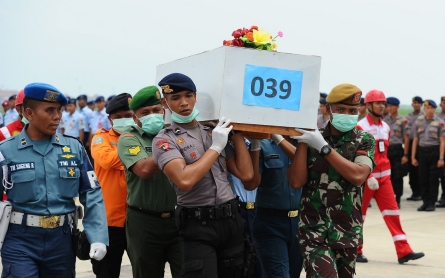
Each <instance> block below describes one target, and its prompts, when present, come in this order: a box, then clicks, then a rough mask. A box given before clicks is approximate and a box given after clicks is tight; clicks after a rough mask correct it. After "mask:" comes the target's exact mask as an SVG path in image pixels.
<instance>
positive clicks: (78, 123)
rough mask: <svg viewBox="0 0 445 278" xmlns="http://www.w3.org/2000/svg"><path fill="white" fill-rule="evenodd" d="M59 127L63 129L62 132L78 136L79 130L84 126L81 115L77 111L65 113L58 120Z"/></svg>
mask: <svg viewBox="0 0 445 278" xmlns="http://www.w3.org/2000/svg"><path fill="white" fill-rule="evenodd" d="M60 128H61V129H62V128H63V129H64V133H63V134H66V135H69V136H73V137H77V138H79V136H80V131H81V130H83V129H84V128H85V123H84V120H83V116H82V115H81V114H80V113H77V112H74V113H73V114H69V113H68V114H65V116H63V117H62V120H61V121H60Z"/></svg>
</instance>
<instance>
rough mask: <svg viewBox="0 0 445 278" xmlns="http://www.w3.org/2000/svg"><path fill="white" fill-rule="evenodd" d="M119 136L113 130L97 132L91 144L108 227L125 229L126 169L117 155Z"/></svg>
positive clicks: (102, 129)
mask: <svg viewBox="0 0 445 278" xmlns="http://www.w3.org/2000/svg"><path fill="white" fill-rule="evenodd" d="M118 139H119V134H117V133H116V132H115V131H114V130H113V129H110V130H106V129H104V128H101V129H99V130H98V131H96V134H95V135H94V137H93V140H92V142H91V155H92V156H93V159H94V170H95V172H96V175H97V178H98V179H99V183H100V186H101V187H102V194H103V196H104V202H105V210H106V212H107V221H108V226H112V227H124V224H125V212H126V209H127V201H126V199H127V186H126V177H125V169H124V166H123V165H122V163H121V161H120V159H119V156H118V154H117V140H118Z"/></svg>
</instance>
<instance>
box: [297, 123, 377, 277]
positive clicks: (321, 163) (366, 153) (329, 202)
mask: <svg viewBox="0 0 445 278" xmlns="http://www.w3.org/2000/svg"><path fill="white" fill-rule="evenodd" d="M320 132H321V133H322V135H323V137H324V138H325V140H326V142H328V143H329V145H330V146H331V147H333V150H336V151H337V152H338V153H340V154H342V156H343V157H345V158H346V159H348V160H349V161H354V162H356V163H361V164H365V165H368V166H369V167H370V168H371V170H372V169H373V167H374V166H375V163H374V160H373V157H374V146H375V140H374V137H373V136H372V135H371V134H369V133H366V132H363V131H361V130H358V129H356V128H354V129H352V130H351V131H349V132H346V133H345V134H344V135H343V136H342V137H336V136H331V134H330V123H328V125H327V126H326V128H325V129H320ZM307 160H308V161H307V163H308V164H307V165H308V169H309V173H308V182H307V184H306V185H305V186H304V187H303V193H302V196H301V214H300V215H301V216H300V217H301V218H300V223H299V230H298V236H297V237H298V238H299V240H300V246H301V250H302V252H303V253H304V257H305V261H304V267H305V270H306V273H307V277H332V276H331V275H333V276H335V277H337V276H338V277H352V276H353V275H354V274H355V260H356V256H357V248H358V246H359V245H360V244H362V243H363V239H362V238H363V235H362V222H363V219H362V213H361V205H362V194H363V189H362V187H358V186H354V185H353V184H351V183H350V182H348V181H347V180H345V179H344V178H343V177H341V176H340V174H339V173H338V172H337V171H336V170H335V169H334V167H332V166H331V165H329V163H328V162H327V161H326V159H325V158H324V157H323V156H321V155H320V154H319V152H318V151H317V150H315V149H313V148H310V147H309V148H308V158H307ZM332 266H334V268H332Z"/></svg>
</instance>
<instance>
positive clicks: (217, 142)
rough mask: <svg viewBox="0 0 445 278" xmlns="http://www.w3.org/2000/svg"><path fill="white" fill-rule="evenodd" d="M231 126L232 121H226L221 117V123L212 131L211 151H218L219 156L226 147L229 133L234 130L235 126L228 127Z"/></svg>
mask: <svg viewBox="0 0 445 278" xmlns="http://www.w3.org/2000/svg"><path fill="white" fill-rule="evenodd" d="M229 124H230V119H229V120H227V121H226V118H224V117H221V119H219V123H218V124H217V125H216V127H215V128H214V129H213V131H212V145H211V146H210V149H212V150H215V151H217V152H218V153H219V154H220V153H221V151H222V150H223V149H224V148H225V147H226V145H227V138H228V137H229V132H230V131H231V130H232V128H233V126H230V127H227V126H228V125H229Z"/></svg>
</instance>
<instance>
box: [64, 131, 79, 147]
mask: <svg viewBox="0 0 445 278" xmlns="http://www.w3.org/2000/svg"><path fill="white" fill-rule="evenodd" d="M59 135H61V136H62V137H68V138H72V139H75V140H76V141H77V142H79V143H80V144H81V145H83V143H82V141H80V140H79V138H77V137H74V136H71V135H66V134H61V133H59Z"/></svg>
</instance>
